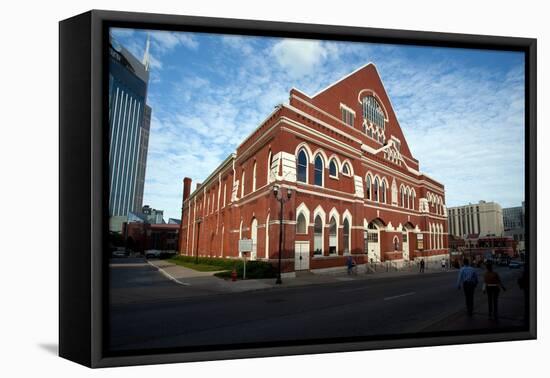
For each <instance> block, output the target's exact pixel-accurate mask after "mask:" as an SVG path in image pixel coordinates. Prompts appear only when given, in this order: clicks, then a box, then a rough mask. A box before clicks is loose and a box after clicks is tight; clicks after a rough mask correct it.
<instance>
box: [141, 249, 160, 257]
mask: <svg viewBox="0 0 550 378" xmlns="http://www.w3.org/2000/svg"><path fill="white" fill-rule="evenodd" d="M160 254H161V252H160V251H159V250H158V249H148V250H147V251H145V258H147V259H150V258H153V257H157V258H158V257H160Z"/></svg>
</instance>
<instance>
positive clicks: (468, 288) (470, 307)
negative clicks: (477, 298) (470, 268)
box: [462, 281, 476, 316]
mask: <svg viewBox="0 0 550 378" xmlns="http://www.w3.org/2000/svg"><path fill="white" fill-rule="evenodd" d="M462 286H463V287H464V296H465V297H466V310H467V312H468V315H470V316H472V315H473V313H474V291H475V289H476V284H475V283H473V282H468V281H466V282H464V284H463V285H462Z"/></svg>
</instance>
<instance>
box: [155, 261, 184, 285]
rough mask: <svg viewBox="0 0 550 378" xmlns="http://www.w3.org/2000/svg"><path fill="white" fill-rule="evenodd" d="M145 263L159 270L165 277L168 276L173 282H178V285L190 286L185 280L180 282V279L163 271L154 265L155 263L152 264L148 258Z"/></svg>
mask: <svg viewBox="0 0 550 378" xmlns="http://www.w3.org/2000/svg"><path fill="white" fill-rule="evenodd" d="M147 264H149V265H151V266H152V267H153V268H156V269H157V270H158V271H159V272H161V273H162V274H163V275H164V276H165V277H166V278H168V279H169V280H172V281H174V282H175V283H178V284H180V285H183V286H191V284H190V283H187V282H181V281H180V280H178V279H176V278H175V277H173V276H172V275H171V274H170V273H168V272H167V271H165V270H164V269H162V268H160V267H158V266H156V265H155V264H153V263H152V262H150V261H149V260H147Z"/></svg>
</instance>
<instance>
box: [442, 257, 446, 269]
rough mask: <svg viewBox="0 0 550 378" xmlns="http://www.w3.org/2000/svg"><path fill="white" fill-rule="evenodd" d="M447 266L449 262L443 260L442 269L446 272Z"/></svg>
mask: <svg viewBox="0 0 550 378" xmlns="http://www.w3.org/2000/svg"><path fill="white" fill-rule="evenodd" d="M446 266H447V262H446V261H445V259H441V269H443V270H445V267H446Z"/></svg>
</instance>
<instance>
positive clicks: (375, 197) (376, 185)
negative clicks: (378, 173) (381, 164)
mask: <svg viewBox="0 0 550 378" xmlns="http://www.w3.org/2000/svg"><path fill="white" fill-rule="evenodd" d="M372 192H373V193H372V194H373V200H374V201H376V202H378V201H379V198H378V177H376V178H375V179H374V188H373V191H372Z"/></svg>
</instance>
